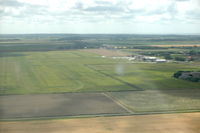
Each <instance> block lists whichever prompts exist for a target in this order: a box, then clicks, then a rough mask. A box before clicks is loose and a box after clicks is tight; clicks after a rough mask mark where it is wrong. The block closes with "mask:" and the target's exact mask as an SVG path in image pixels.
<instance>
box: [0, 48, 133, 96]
mask: <svg viewBox="0 0 200 133" xmlns="http://www.w3.org/2000/svg"><path fill="white" fill-rule="evenodd" d="M108 62H114V60H110V59H104V58H101V57H100V56H97V55H95V54H91V53H86V52H80V51H52V52H18V53H12V52H10V53H1V56H0V74H1V75H0V89H1V90H0V93H1V94H26V93H57V92H85V91H115V90H123V89H124V90H126V89H129V90H130V89H132V88H131V87H129V86H126V85H124V84H123V83H121V82H119V81H117V80H115V79H112V78H110V77H108V76H105V75H103V74H100V73H98V72H96V71H94V70H92V69H90V68H88V67H87V66H86V65H85V64H97V63H98V64H99V63H108Z"/></svg>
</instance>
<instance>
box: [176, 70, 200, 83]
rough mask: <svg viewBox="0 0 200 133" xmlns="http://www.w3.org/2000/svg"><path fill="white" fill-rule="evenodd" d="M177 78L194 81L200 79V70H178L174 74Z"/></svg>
mask: <svg viewBox="0 0 200 133" xmlns="http://www.w3.org/2000/svg"><path fill="white" fill-rule="evenodd" d="M173 76H174V77H175V78H179V79H184V80H188V81H192V82H198V81H200V71H199V72H193V71H178V72H176V73H174V75H173Z"/></svg>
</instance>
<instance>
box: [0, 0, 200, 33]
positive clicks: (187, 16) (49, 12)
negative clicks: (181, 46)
mask: <svg viewBox="0 0 200 133" xmlns="http://www.w3.org/2000/svg"><path fill="white" fill-rule="evenodd" d="M0 33H13V34H15V33H128V34H131V33H135V34H137V33H139V34H199V33H200V0H0Z"/></svg>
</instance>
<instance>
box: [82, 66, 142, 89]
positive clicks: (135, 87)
mask: <svg viewBox="0 0 200 133" xmlns="http://www.w3.org/2000/svg"><path fill="white" fill-rule="evenodd" d="M84 65H85V66H86V67H88V68H89V69H91V70H93V71H95V72H98V73H100V74H102V75H104V76H107V77H110V78H112V79H114V80H117V81H119V82H121V83H123V84H125V85H127V86H129V87H131V88H134V89H135V90H138V91H142V90H144V89H142V88H140V87H138V86H136V85H134V84H131V83H128V82H126V81H124V80H121V79H119V78H116V77H114V76H112V75H110V74H107V73H104V72H102V71H100V70H97V69H95V68H93V67H91V65H98V64H84Z"/></svg>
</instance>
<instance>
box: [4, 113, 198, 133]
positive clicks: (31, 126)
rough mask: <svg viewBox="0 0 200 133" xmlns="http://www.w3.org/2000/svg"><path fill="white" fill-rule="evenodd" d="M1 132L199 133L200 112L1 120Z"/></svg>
mask: <svg viewBox="0 0 200 133" xmlns="http://www.w3.org/2000/svg"><path fill="white" fill-rule="evenodd" d="M0 132H1V133H200V112H199V113H180V114H155V115H137V116H118V117H98V118H79V119H78V118H77V119H62V120H38V121H36V120H35V121H21V122H20V121H18V122H0Z"/></svg>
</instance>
